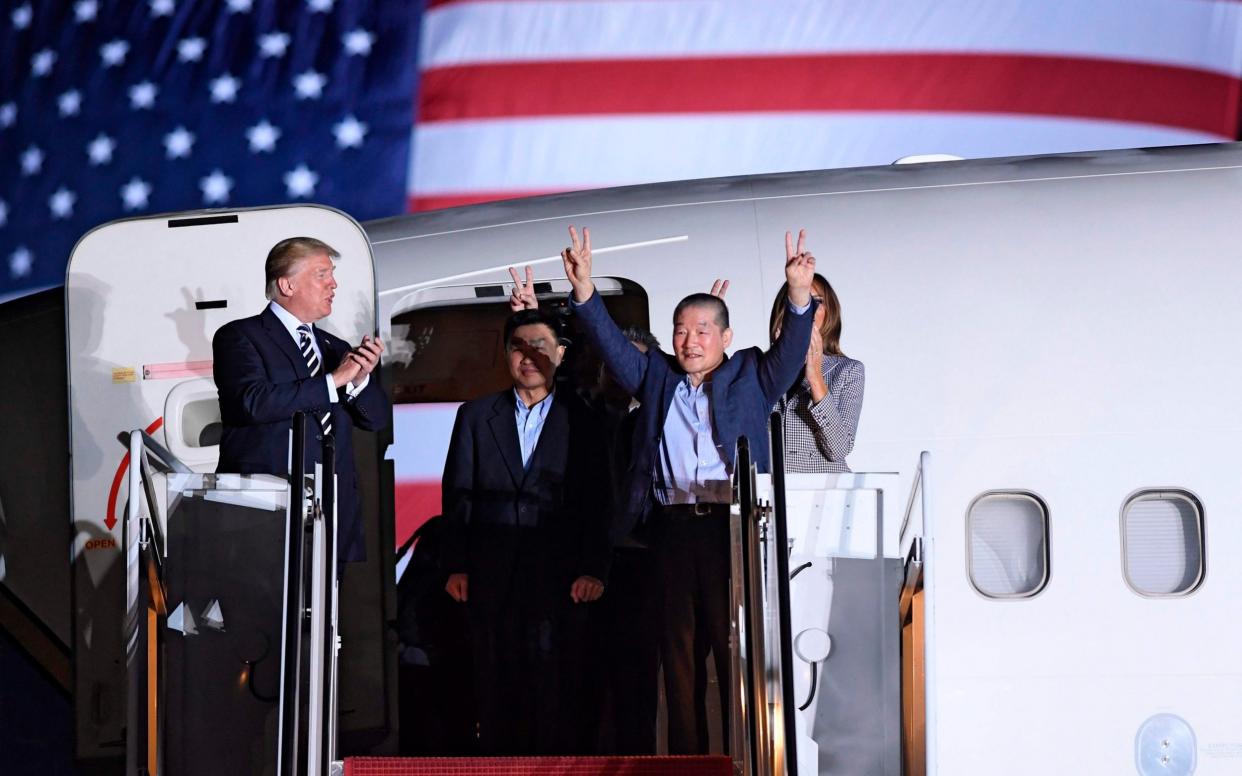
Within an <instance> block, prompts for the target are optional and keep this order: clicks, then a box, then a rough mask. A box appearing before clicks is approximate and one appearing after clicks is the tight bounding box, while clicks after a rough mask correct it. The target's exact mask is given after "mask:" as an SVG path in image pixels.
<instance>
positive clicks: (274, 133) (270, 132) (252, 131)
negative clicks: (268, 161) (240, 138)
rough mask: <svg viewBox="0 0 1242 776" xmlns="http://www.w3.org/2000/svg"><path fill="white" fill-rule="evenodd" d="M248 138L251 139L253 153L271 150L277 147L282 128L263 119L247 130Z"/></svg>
mask: <svg viewBox="0 0 1242 776" xmlns="http://www.w3.org/2000/svg"><path fill="white" fill-rule="evenodd" d="M246 139H247V140H248V141H250V152H251V153H253V154H258V153H264V152H269V151H271V150H272V149H274V148H275V147H276V141H277V140H279V139H280V130H279V129H277V128H276V127H274V126H272V124H271V123H270V122H269V121H268V120H267V119H263V120H262V121H260V122H259V123H258V124H255V125H254V126H253V127H250V128H249V129H247V130H246Z"/></svg>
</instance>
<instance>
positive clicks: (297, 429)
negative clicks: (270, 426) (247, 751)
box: [280, 412, 307, 776]
mask: <svg viewBox="0 0 1242 776" xmlns="http://www.w3.org/2000/svg"><path fill="white" fill-rule="evenodd" d="M306 418H307V415H306V413H304V412H298V413H296V414H294V416H293V439H292V444H291V447H290V467H289V525H288V536H287V538H286V545H285V625H284V655H283V659H282V661H281V675H282V678H283V684H282V686H281V705H280V771H281V773H282V774H284V776H296V774H300V773H302V769H301V768H300V759H301V754H302V753H301V749H300V747H299V743H300V740H301V735H300V734H301V700H302V693H301V684H302V623H303V613H304V612H305V609H306V602H305V600H304V597H303V590H304V588H303V585H302V577H303V574H304V572H305V566H306V558H305V554H304V544H305V526H306V484H305V479H306Z"/></svg>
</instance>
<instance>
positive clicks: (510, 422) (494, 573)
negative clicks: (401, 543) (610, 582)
mask: <svg viewBox="0 0 1242 776" xmlns="http://www.w3.org/2000/svg"><path fill="white" fill-rule="evenodd" d="M516 401H517V398H516V397H515V396H514V394H513V390H512V389H506V390H504V391H501V392H500V393H494V394H491V395H488V396H484V397H482V398H479V399H475V400H473V401H468V402H466V403H465V404H463V405H462V406H461V408H460V409H459V410H458V411H457V422H456V424H455V425H454V426H453V438H452V441H451V443H450V445H449V452H448V460H447V461H446V463H445V466H444V482H443V491H442V492H443V499H444V504H443V507H444V510H443V512H444V518H445V521H446V525H445V527H446V536H445V546H444V554H443V557H442V564H443V566H444V569H445V571H447V572H448V573H450V574H455V573H466V574H469V575H470V579H469V602H470V604H471V606H472V608H475V609H476V610H481V611H483V612H489V611H495V609H496V608H497V607H499V605H500V604H501V603H503V601H504V600H505V597H506V595H507V593H508V592H509V591H510V589H511V588H512V587H513V586H514V584H515V581H516V580H518V579H519V577H521V584H523V585H526V586H527V587H526V588H524V589H523V592H528V593H530V595H528V596H527V600H528V602H529V603H530V604H532V605H534V606H536V607H538V606H541V605H543V604H546V605H554V604H555V603H557V602H559V601H561V599H564V600H565V601H568V600H569V587H570V585H571V584H572V583H573V580H574V579H576V578H577V577H579V576H582V575H584V574H585V575H588V576H592V577H595V578H597V579H600V580H606V579H607V572H608V563H609V555H610V552H609V544H608V517H609V509H610V503H611V499H610V498H609V490H610V489H609V487H608V471H607V457H606V455H605V450H604V446H603V441H602V435H601V433H600V427H599V424H598V421H597V420H596V418H595V417H594V416H593V415H592V414H591V413H590V411H589V410H588V409H587V407H586V405H585V404H583V403H582V401H581V399H579V398H578V397H577V396H575V395H574V394H573V392H572V391H567V390H561V391H558V392H557V393H556V395H555V396H554V397H553V399H552V406H551V407H549V408H548V415H547V418H546V419H545V420H544V426H543V431H542V432H540V434H539V443H538V444H537V445H536V446H535V451H534V453H532V455H531V459H530V465H529V466H528V467H527V468H526V469H525V470H523V467H522V453H521V447H520V446H519V444H518V436H517V425H516V421H515V419H514V412H515V409H516ZM532 569H535V570H537V572H536V573H535V576H537V579H535V580H533V581H532V580H531V579H530V578H529V577H530V573H529V572H530V570H532ZM531 584H534V586H535V589H534V590H530V589H529V586H530V585H531Z"/></svg>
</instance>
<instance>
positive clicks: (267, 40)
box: [259, 32, 289, 59]
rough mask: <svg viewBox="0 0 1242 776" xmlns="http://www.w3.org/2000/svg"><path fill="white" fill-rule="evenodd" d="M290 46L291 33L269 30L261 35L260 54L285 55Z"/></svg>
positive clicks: (268, 56)
mask: <svg viewBox="0 0 1242 776" xmlns="http://www.w3.org/2000/svg"><path fill="white" fill-rule="evenodd" d="M287 48H289V35H288V34H287V33H284V32H269V33H267V34H266V35H260V36H259V56H261V57H267V58H269V59H270V58H272V57H283V56H284V55H285V49H287Z"/></svg>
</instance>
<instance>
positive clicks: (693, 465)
mask: <svg viewBox="0 0 1242 776" xmlns="http://www.w3.org/2000/svg"><path fill="white" fill-rule="evenodd" d="M810 307H811V306H810V305H809V304H806V305H803V306H801V307H796V306H794V305H793V304H792V303H789V310H790V312H792V313H793V314H794V315H802V314H803V313H805V312H806V311H807V310H809V309H810ZM723 450H724V446H723V445H721V444H720V443H719V442H718V441H717V440H716V436H715V430H714V429H713V428H712V412H711V379H710V377H709V379H707V380H704V381H703V382H702V383H701V384H700V385H699V387H698V388H695V387H694V386H692V385H690V378H689V377H686V378H685V379H683V380H682V381H681V382H680V383H678V384H677V390H676V391H675V392H674V393H673V403H672V404H671V405H670V406H669V408H668V417H666V418H665V419H664V428H663V430H662V433H661V434H660V459H659V463H658V465H657V466H656V473H655V474H656V476H655V482H654V484H653V486H652V487H653V489H654V491H655V497H656V500H657V501H659V502H660V503H661V504H663V505H665V506H668V505H670V504H694V503H698V502H703V503H705V504H729V503H731V502H732V501H733V483H732V480H731V479H730V478H731V477H732V474H733V472H732V464H731V463H730V462H728V461H726V460H725V456H724V452H723Z"/></svg>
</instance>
